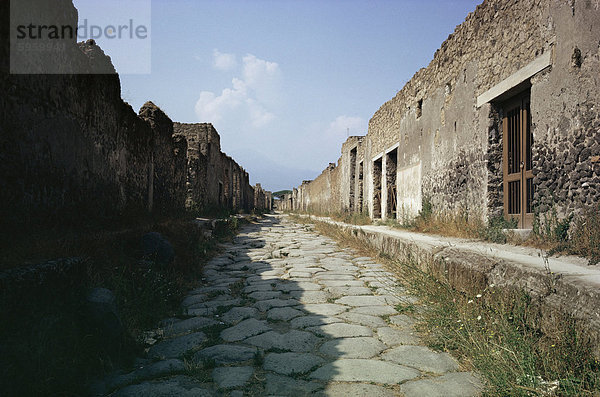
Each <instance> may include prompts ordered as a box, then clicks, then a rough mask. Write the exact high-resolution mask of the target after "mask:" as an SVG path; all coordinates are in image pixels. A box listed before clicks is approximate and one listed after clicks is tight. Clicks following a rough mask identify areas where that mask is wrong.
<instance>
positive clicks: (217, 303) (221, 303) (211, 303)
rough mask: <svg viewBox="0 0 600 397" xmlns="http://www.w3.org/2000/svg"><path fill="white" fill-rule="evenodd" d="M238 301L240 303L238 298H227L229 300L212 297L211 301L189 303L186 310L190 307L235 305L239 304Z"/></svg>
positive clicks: (211, 307) (208, 307)
mask: <svg viewBox="0 0 600 397" xmlns="http://www.w3.org/2000/svg"><path fill="white" fill-rule="evenodd" d="M240 303H241V300H240V299H238V298H236V299H229V300H223V299H214V300H212V301H208V302H202V303H196V304H194V305H190V306H188V311H189V310H190V309H192V310H193V309H202V308H207V309H216V308H219V307H226V306H235V305H239V304H240Z"/></svg>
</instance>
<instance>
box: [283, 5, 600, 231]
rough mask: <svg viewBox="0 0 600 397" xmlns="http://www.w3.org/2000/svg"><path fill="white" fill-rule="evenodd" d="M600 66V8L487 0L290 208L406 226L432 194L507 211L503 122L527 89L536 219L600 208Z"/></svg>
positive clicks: (472, 212) (475, 208)
mask: <svg viewBox="0 0 600 397" xmlns="http://www.w3.org/2000/svg"><path fill="white" fill-rule="evenodd" d="M599 70H600V6H599V5H598V2H594V1H590V0H574V1H559V0H517V1H510V2H507V1H504V0H487V1H484V2H483V3H482V4H481V5H479V6H477V8H476V10H475V11H474V12H472V13H470V14H469V15H468V16H467V18H466V20H465V21H464V22H463V23H462V24H461V25H459V26H457V28H456V30H455V31H454V33H452V34H451V35H450V36H449V37H448V39H447V40H446V41H445V42H444V43H443V44H442V46H441V47H440V49H439V50H437V51H436V53H435V55H434V58H433V60H432V61H431V63H430V64H429V66H428V67H426V68H423V69H421V70H419V71H418V72H417V73H416V74H415V75H414V76H413V78H412V79H411V80H410V81H409V82H408V83H407V84H406V85H405V86H404V88H403V89H402V90H401V91H399V92H398V93H397V94H396V96H395V97H394V98H393V99H391V100H390V101H388V102H386V103H385V104H384V105H382V106H381V108H380V109H379V110H378V111H377V112H376V113H375V114H374V115H373V117H372V118H371V120H370V122H369V130H368V134H367V135H366V136H364V137H350V138H349V139H348V140H347V141H346V143H344V145H343V147H342V157H341V159H340V161H339V162H338V164H337V166H336V167H335V168H332V167H331V166H330V167H328V168H327V169H326V170H325V171H323V173H322V174H321V175H320V176H319V177H318V178H317V179H315V181H313V182H311V183H309V184H302V186H300V187H298V189H297V193H295V195H291V196H289V197H287V198H286V199H285V200H283V201H284V203H283V205H284V206H290V209H295V210H298V209H303V210H307V209H308V210H313V211H318V212H328V211H340V210H342V211H363V212H365V213H368V214H369V215H370V216H371V217H372V218H383V219H385V218H388V217H392V218H397V219H403V218H405V217H406V218H412V217H414V216H415V215H416V214H417V213H418V212H419V210H420V209H421V205H422V202H423V200H425V199H427V200H430V201H431V203H432V204H433V208H434V210H436V211H438V212H446V213H467V214H469V216H475V217H481V218H483V219H486V218H487V217H489V216H494V215H500V214H503V213H506V211H508V209H507V206H509V205H510V204H509V199H506V200H505V198H504V195H505V193H506V194H510V192H509V190H508V189H507V188H505V184H504V179H505V177H504V175H503V170H504V167H508V166H509V165H508V164H509V163H510V161H507V160H506V159H505V158H504V157H503V156H504V154H503V153H504V152H503V146H506V145H510V138H509V137H505V136H503V134H504V133H503V128H510V126H509V125H508V123H507V122H505V121H503V118H504V117H507V116H508V111H507V110H505V109H507V106H508V105H507V103H509V102H510V100H511V99H513V98H517V97H518V96H519V95H521V94H523V95H525V94H527V95H528V98H530V99H528V101H529V100H530V102H529V103H528V104H527V113H528V117H529V120H528V128H530V133H531V139H532V142H530V143H529V144H528V145H530V147H531V149H530V152H528V154H524V155H523V156H524V157H523V158H521V161H522V163H521V165H522V166H523V165H524V166H525V167H531V173H532V177H530V178H531V179H530V180H528V184H527V185H526V186H524V187H523V188H522V191H523V193H522V194H525V191H527V192H528V193H527V194H528V196H527V200H528V202H527V212H528V213H529V212H531V213H534V212H535V213H537V214H539V215H544V214H547V213H548V212H549V211H551V210H552V209H553V207H554V209H555V210H556V211H557V212H558V214H559V217H562V216H567V215H569V214H573V213H577V212H578V211H580V210H581V209H583V208H585V207H588V206H591V205H593V204H594V203H598V202H599V201H600V185H599V181H600V158H599V156H600V73H599ZM523 117H525V116H523ZM503 124H506V125H503ZM523 139H526V138H523ZM527 139H529V138H527ZM504 150H508V149H504ZM507 158H508V157H507ZM516 161H517V162H516V167H517V168H518V167H519V164H518V158H517V160H516ZM529 161H530V162H531V163H530V164H531V165H530V166H529V165H527V164H528V162H529ZM523 163H525V164H523ZM338 169H341V170H339V171H338ZM506 183H509V182H506ZM529 195H530V196H529ZM290 202H291V204H290Z"/></svg>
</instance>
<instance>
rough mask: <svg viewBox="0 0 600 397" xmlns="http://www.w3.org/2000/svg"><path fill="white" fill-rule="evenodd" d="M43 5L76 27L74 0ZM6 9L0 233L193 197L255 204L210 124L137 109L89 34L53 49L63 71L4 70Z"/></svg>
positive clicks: (171, 207) (167, 208) (153, 208)
mask: <svg viewBox="0 0 600 397" xmlns="http://www.w3.org/2000/svg"><path fill="white" fill-rule="evenodd" d="M44 4H45V5H46V8H44ZM39 5H40V6H39V7H38V8H36V9H35V10H32V12H35V13H38V14H40V15H44V18H46V19H45V20H48V21H53V22H55V24H56V25H70V26H77V18H78V16H77V10H76V9H75V7H74V6H73V4H72V1H71V0H54V1H52V2H46V3H44V2H40V3H39ZM9 7H10V2H8V1H2V2H0V16H1V17H2V22H3V23H2V24H0V93H1V94H0V186H1V188H0V231H11V232H12V231H14V230H16V229H15V228H21V227H37V226H39V225H41V224H47V225H57V224H60V225H68V224H71V223H82V222H85V223H90V222H94V221H95V220H97V219H107V218H114V217H118V216H120V215H122V214H124V213H129V214H140V213H147V212H159V213H168V212H172V211H179V210H183V209H184V207H188V208H189V207H192V206H194V203H197V205H196V206H198V207H205V206H207V205H218V206H222V207H227V208H232V209H236V210H237V209H246V210H250V209H252V208H253V205H254V189H253V188H252V186H251V185H250V183H249V178H248V173H247V172H245V171H244V170H243V168H241V167H240V166H239V165H238V164H237V163H236V162H235V161H234V160H233V159H231V158H230V157H228V156H226V155H225V154H223V153H221V151H220V143H219V141H220V138H219V135H218V134H217V132H216V131H215V130H214V128H213V127H212V125H210V124H197V125H191V126H187V127H185V126H186V125H182V124H178V123H176V124H174V123H173V122H172V121H171V119H170V118H169V117H168V116H167V115H166V114H165V113H164V112H163V111H161V110H160V109H159V108H158V107H157V106H155V105H154V104H153V103H151V102H148V103H146V104H145V105H144V106H142V108H141V109H140V111H139V114H136V113H135V112H134V110H133V109H132V108H131V106H130V105H129V104H127V103H126V102H124V101H123V100H122V99H121V86H120V80H119V76H118V74H117V73H116V71H115V69H114V67H113V65H112V62H111V60H110V57H109V56H107V55H105V54H104V52H103V51H102V49H100V47H98V46H97V45H96V44H95V43H94V42H93V41H88V42H86V43H77V42H76V37H74V38H73V39H72V40H70V41H69V40H65V41H64V44H65V48H64V51H61V52H60V53H59V54H57V56H56V57H49V61H48V62H55V63H56V65H54V66H55V67H53V68H49V69H54V70H60V71H64V73H63V74H56V75H49V74H37V75H35V74H22V75H20V74H10V73H9V72H10V63H9V59H10V41H9V35H10V30H9V27H10V23H9V21H8V19H9V16H10V12H9ZM46 66H48V65H46ZM75 66H76V67H75ZM86 68H87V69H86ZM72 70H78V71H81V70H84V71H85V70H87V71H89V72H94V73H96V74H73V73H69V71H72ZM98 73H101V74H98ZM188 130H189V131H190V132H189V134H188V133H187V131H188Z"/></svg>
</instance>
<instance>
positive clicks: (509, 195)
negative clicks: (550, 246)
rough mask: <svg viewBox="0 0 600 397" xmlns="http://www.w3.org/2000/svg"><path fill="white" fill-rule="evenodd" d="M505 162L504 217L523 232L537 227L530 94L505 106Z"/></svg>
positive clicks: (503, 150)
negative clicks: (533, 205)
mask: <svg viewBox="0 0 600 397" xmlns="http://www.w3.org/2000/svg"><path fill="white" fill-rule="evenodd" d="M502 110H503V116H502V160H503V191H504V215H505V217H506V219H509V220H515V221H517V227H519V228H521V229H526V228H531V227H532V225H533V208H532V202H533V195H534V186H533V156H532V151H531V148H532V146H533V131H532V130H531V113H530V92H529V90H527V91H525V92H523V93H522V94H520V95H517V96H515V97H513V98H511V99H509V100H507V101H506V102H504V104H503V105H502Z"/></svg>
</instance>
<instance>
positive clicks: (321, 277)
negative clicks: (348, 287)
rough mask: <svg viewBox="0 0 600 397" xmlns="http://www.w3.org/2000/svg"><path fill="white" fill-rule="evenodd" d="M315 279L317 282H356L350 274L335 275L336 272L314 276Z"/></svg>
mask: <svg viewBox="0 0 600 397" xmlns="http://www.w3.org/2000/svg"><path fill="white" fill-rule="evenodd" d="M315 278H316V279H317V280H335V281H346V280H348V281H353V280H356V278H354V276H353V275H352V274H344V273H337V272H336V273H335V274H329V273H319V274H315Z"/></svg>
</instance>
